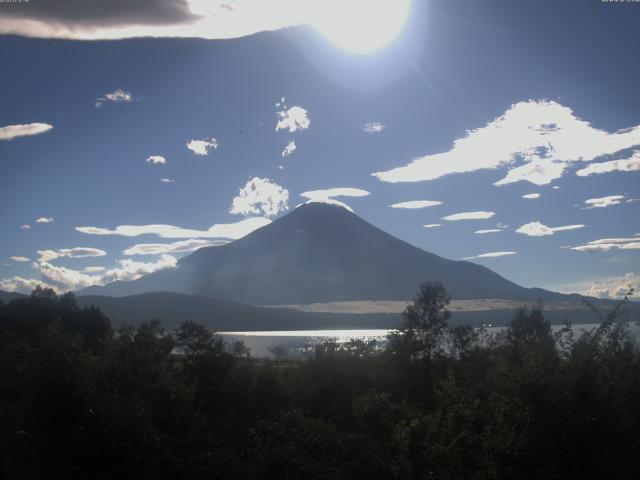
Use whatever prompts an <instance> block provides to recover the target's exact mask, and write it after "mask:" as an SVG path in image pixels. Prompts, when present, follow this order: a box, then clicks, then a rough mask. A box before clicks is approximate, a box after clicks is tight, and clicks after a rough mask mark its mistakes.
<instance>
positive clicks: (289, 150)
mask: <svg viewBox="0 0 640 480" xmlns="http://www.w3.org/2000/svg"><path fill="white" fill-rule="evenodd" d="M296 148H297V147H296V142H295V141H294V140H291V141H290V142H289V143H287V145H286V146H285V147H284V150H282V157H283V158H284V157H288V156H289V155H291V154H292V153H293V152H295V151H296Z"/></svg>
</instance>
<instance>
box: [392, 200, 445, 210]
mask: <svg viewBox="0 0 640 480" xmlns="http://www.w3.org/2000/svg"><path fill="white" fill-rule="evenodd" d="M437 205H442V202H439V201H437V200H411V201H409V202H400V203H394V204H393V205H389V206H390V207H391V208H408V209H414V208H426V207H435V206H437Z"/></svg>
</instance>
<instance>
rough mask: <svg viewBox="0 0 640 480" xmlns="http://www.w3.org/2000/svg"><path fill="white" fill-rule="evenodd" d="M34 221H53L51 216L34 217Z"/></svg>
mask: <svg viewBox="0 0 640 480" xmlns="http://www.w3.org/2000/svg"><path fill="white" fill-rule="evenodd" d="M36 223H53V217H40V218H36Z"/></svg>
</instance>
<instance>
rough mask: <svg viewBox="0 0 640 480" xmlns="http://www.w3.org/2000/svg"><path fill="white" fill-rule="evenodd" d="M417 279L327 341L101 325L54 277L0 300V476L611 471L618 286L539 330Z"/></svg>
mask: <svg viewBox="0 0 640 480" xmlns="http://www.w3.org/2000/svg"><path fill="white" fill-rule="evenodd" d="M448 302H449V296H448V295H447V293H446V291H445V289H444V287H442V285H440V284H425V285H423V286H421V288H420V292H419V294H418V296H417V297H416V300H415V302H414V303H413V304H412V305H410V306H409V307H408V308H407V311H406V312H405V315H404V323H403V325H402V328H401V330H400V331H401V333H397V334H395V335H392V336H391V337H390V339H389V340H390V341H389V342H388V344H387V346H386V347H385V348H383V347H381V346H380V345H378V344H377V343H376V342H374V341H370V340H365V339H359V340H353V341H350V342H347V343H338V342H336V341H328V342H325V343H323V344H321V345H318V346H317V347H316V349H315V351H314V352H313V354H312V355H309V356H307V357H305V358H303V359H297V360H296V359H290V358H279V359H278V360H277V361H275V362H274V361H269V360H260V359H253V358H250V356H249V352H248V350H247V349H246V347H244V346H243V345H242V344H234V345H225V344H224V342H223V341H222V340H221V339H220V338H219V337H217V336H216V335H214V334H213V333H212V332H210V331H209V330H207V329H206V328H205V327H203V326H201V325H197V324H194V323H192V322H185V323H183V324H182V325H181V326H180V327H178V328H177V329H176V330H175V331H173V332H168V331H165V330H164V328H163V327H162V325H161V324H160V323H159V322H158V321H153V320H152V321H148V322H143V323H142V324H140V325H139V326H137V327H135V328H134V327H131V326H120V327H119V328H116V329H112V328H111V326H110V324H109V321H108V319H106V318H105V317H104V315H102V313H101V312H100V311H99V310H97V309H93V308H87V309H79V308H78V307H77V305H76V303H75V299H74V298H73V296H72V295H69V294H67V295H64V296H62V297H57V296H56V295H55V294H54V293H53V292H51V291H47V290H42V289H39V290H36V291H34V294H33V295H32V296H31V297H29V298H25V299H20V300H14V301H11V302H9V303H8V304H5V305H0V477H1V478H4V477H6V478H42V477H43V476H47V477H53V478H57V477H65V478H67V479H75V478H97V479H101V478H104V479H107V478H137V479H140V480H143V479H146V478H149V479H151V478H153V479H164V478H167V479H169V478H171V479H173V478H180V479H196V478H197V479H200V478H231V479H241V478H251V479H260V478H265V479H270V478H284V479H286V478H295V479H298V478H318V479H320V478H322V479H343V478H355V479H357V478H367V479H378V478H380V479H390V478H391V479H393V478H398V479H405V478H406V479H412V478H415V479H423V478H429V479H460V478H468V479H512V478H527V479H537V478H540V479H543V478H544V479H554V478H557V479H559V478H582V479H585V478H586V479H588V478H599V479H600V478H604V477H612V478H626V477H627V476H628V473H627V472H632V471H635V470H637V467H638V458H640V353H639V351H638V348H637V346H636V345H635V343H634V342H633V341H632V339H631V337H630V334H629V331H628V324H627V322H625V321H624V317H623V313H624V310H625V308H624V307H625V304H624V302H623V303H622V304H621V305H620V306H619V308H617V309H615V310H614V311H613V313H612V314H609V315H607V316H606V317H604V318H603V321H602V323H601V324H600V325H599V326H598V328H596V329H594V330H592V331H589V332H584V333H582V334H574V332H573V330H572V329H571V328H570V324H567V326H566V327H565V328H564V329H561V330H560V331H558V332H556V333H553V332H552V330H551V327H550V326H549V324H548V322H546V320H545V319H544V311H543V308H542V306H541V305H537V306H534V307H533V308H531V309H527V308H521V309H519V310H518V311H517V312H515V314H514V317H513V320H512V322H511V324H510V325H509V327H508V328H507V329H506V331H505V333H504V334H503V335H502V336H496V337H492V336H490V335H488V334H487V332H486V331H477V330H474V329H473V328H471V327H468V326H454V327H452V328H449V326H448V325H447V320H448V318H449V314H448V312H447V305H448Z"/></svg>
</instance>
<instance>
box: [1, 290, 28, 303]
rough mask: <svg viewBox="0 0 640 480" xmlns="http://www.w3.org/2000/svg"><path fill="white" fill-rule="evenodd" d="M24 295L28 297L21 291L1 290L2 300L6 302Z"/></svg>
mask: <svg viewBox="0 0 640 480" xmlns="http://www.w3.org/2000/svg"><path fill="white" fill-rule="evenodd" d="M22 297H26V295H23V294H21V293H15V292H5V291H3V290H0V300H2V301H3V302H5V303H8V302H10V301H11V300H14V299H16V298H22Z"/></svg>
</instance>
